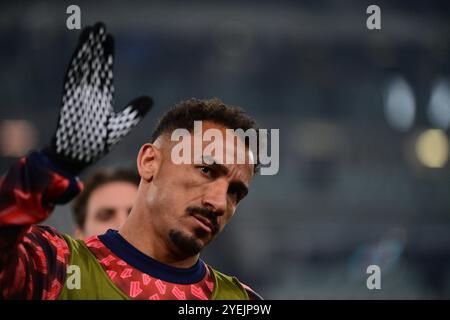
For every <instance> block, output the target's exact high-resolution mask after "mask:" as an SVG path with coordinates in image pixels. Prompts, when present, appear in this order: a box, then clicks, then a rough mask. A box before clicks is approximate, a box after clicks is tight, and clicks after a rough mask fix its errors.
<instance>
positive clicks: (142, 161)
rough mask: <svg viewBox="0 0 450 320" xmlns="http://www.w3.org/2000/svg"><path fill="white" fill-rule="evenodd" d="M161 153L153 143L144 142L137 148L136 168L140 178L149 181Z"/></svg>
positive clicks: (155, 169) (154, 171)
mask: <svg viewBox="0 0 450 320" xmlns="http://www.w3.org/2000/svg"><path fill="white" fill-rule="evenodd" d="M160 159H161V154H160V151H159V149H158V148H156V146H155V145H154V144H151V143H146V144H144V145H143V146H142V147H141V149H140V150H139V154H138V157H137V168H138V171H139V175H140V176H141V178H142V180H144V181H146V182H151V181H152V179H153V176H154V175H155V173H156V171H157V169H158V167H159V161H160Z"/></svg>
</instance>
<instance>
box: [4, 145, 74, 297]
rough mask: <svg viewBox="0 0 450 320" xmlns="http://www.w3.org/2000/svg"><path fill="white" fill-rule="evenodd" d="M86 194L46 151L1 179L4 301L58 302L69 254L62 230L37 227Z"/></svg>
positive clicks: (26, 158) (31, 156)
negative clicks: (57, 206) (59, 207)
mask: <svg viewBox="0 0 450 320" xmlns="http://www.w3.org/2000/svg"><path fill="white" fill-rule="evenodd" d="M81 190H82V184H81V182H80V181H79V179H78V178H77V177H75V176H72V175H70V174H68V173H66V172H64V171H63V170H61V169H60V168H58V167H57V166H56V165H55V164H54V163H52V161H51V160H50V159H49V158H48V156H46V154H44V153H42V152H32V153H30V154H29V155H28V156H27V157H24V158H21V159H20V160H19V161H17V162H16V163H15V164H14V165H13V166H12V167H11V168H10V169H9V171H8V172H7V173H6V175H5V176H4V177H3V178H2V179H1V181H0V299H56V298H57V296H58V294H59V291H60V290H61V289H62V286H63V283H64V279H65V275H66V267H67V264H68V261H69V256H70V253H69V249H68V246H67V243H66V242H65V240H64V238H63V237H62V235H60V234H59V233H58V232H57V231H56V230H54V229H53V228H50V227H44V226H37V225H36V224H37V223H40V222H42V221H43V220H45V219H46V218H47V217H48V216H49V215H50V214H51V212H52V211H53V208H54V206H55V205H56V204H63V203H66V202H68V201H70V200H71V199H72V198H74V197H75V196H76V195H77V194H78V193H79V192H80V191H81Z"/></svg>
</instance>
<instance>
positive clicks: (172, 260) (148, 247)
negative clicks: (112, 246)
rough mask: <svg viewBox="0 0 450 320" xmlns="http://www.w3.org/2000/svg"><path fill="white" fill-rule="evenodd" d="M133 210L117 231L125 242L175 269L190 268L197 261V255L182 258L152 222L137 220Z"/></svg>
mask: <svg viewBox="0 0 450 320" xmlns="http://www.w3.org/2000/svg"><path fill="white" fill-rule="evenodd" d="M135 210H139V208H133V210H132V211H131V213H130V216H129V217H128V218H127V220H126V222H125V223H124V224H123V226H122V227H121V228H120V229H119V234H120V235H121V236H122V237H123V238H124V239H125V240H127V241H128V242H129V243H130V244H131V245H132V246H133V247H135V248H136V249H138V250H139V251H141V252H142V253H144V254H146V255H147V256H149V257H151V258H153V259H155V260H157V261H159V262H161V263H164V264H166V265H169V266H172V267H177V268H189V267H192V266H193V265H194V264H195V263H196V262H197V260H198V258H199V255H198V254H197V255H194V256H189V257H184V256H182V255H181V254H180V253H179V252H177V250H174V249H173V248H172V247H173V245H172V246H171V244H170V243H168V241H170V240H169V239H167V240H166V239H164V238H163V235H161V234H160V233H159V232H158V230H157V228H155V226H154V224H153V223H152V221H145V222H144V221H142V219H140V218H137V217H138V216H139V215H137V214H136V212H133V211H135Z"/></svg>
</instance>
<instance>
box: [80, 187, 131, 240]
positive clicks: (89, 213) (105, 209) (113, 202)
mask: <svg viewBox="0 0 450 320" xmlns="http://www.w3.org/2000/svg"><path fill="white" fill-rule="evenodd" d="M136 195H137V186H136V185H134V184H132V183H130V182H126V181H114V182H108V183H105V184H103V185H101V186H99V187H98V188H96V189H95V190H94V191H93V192H92V193H91V195H90V196H89V200H88V202H87V206H86V221H85V223H84V228H83V229H79V228H77V229H76V230H75V235H76V237H77V238H79V239H82V238H87V237H90V236H93V235H98V234H103V233H105V232H106V231H107V230H108V229H115V230H118V229H119V228H120V227H121V226H122V225H123V223H124V222H125V220H126V219H127V217H128V214H129V213H130V210H131V207H132V206H133V203H134V200H135V198H136Z"/></svg>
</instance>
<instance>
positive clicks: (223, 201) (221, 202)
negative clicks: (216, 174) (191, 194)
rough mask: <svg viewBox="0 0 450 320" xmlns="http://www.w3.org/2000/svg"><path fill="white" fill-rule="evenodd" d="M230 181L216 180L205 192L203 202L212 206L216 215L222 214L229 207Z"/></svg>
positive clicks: (206, 205)
mask: <svg viewBox="0 0 450 320" xmlns="http://www.w3.org/2000/svg"><path fill="white" fill-rule="evenodd" d="M227 191H228V182H226V181H222V180H220V179H219V180H216V181H214V182H213V183H212V184H210V185H208V186H207V188H206V191H205V193H204V196H203V199H202V202H203V203H202V204H203V205H204V206H205V207H207V208H210V209H211V210H213V211H214V212H215V214H216V215H218V216H221V215H223V214H224V213H225V212H226V209H227V193H228V192H227Z"/></svg>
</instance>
